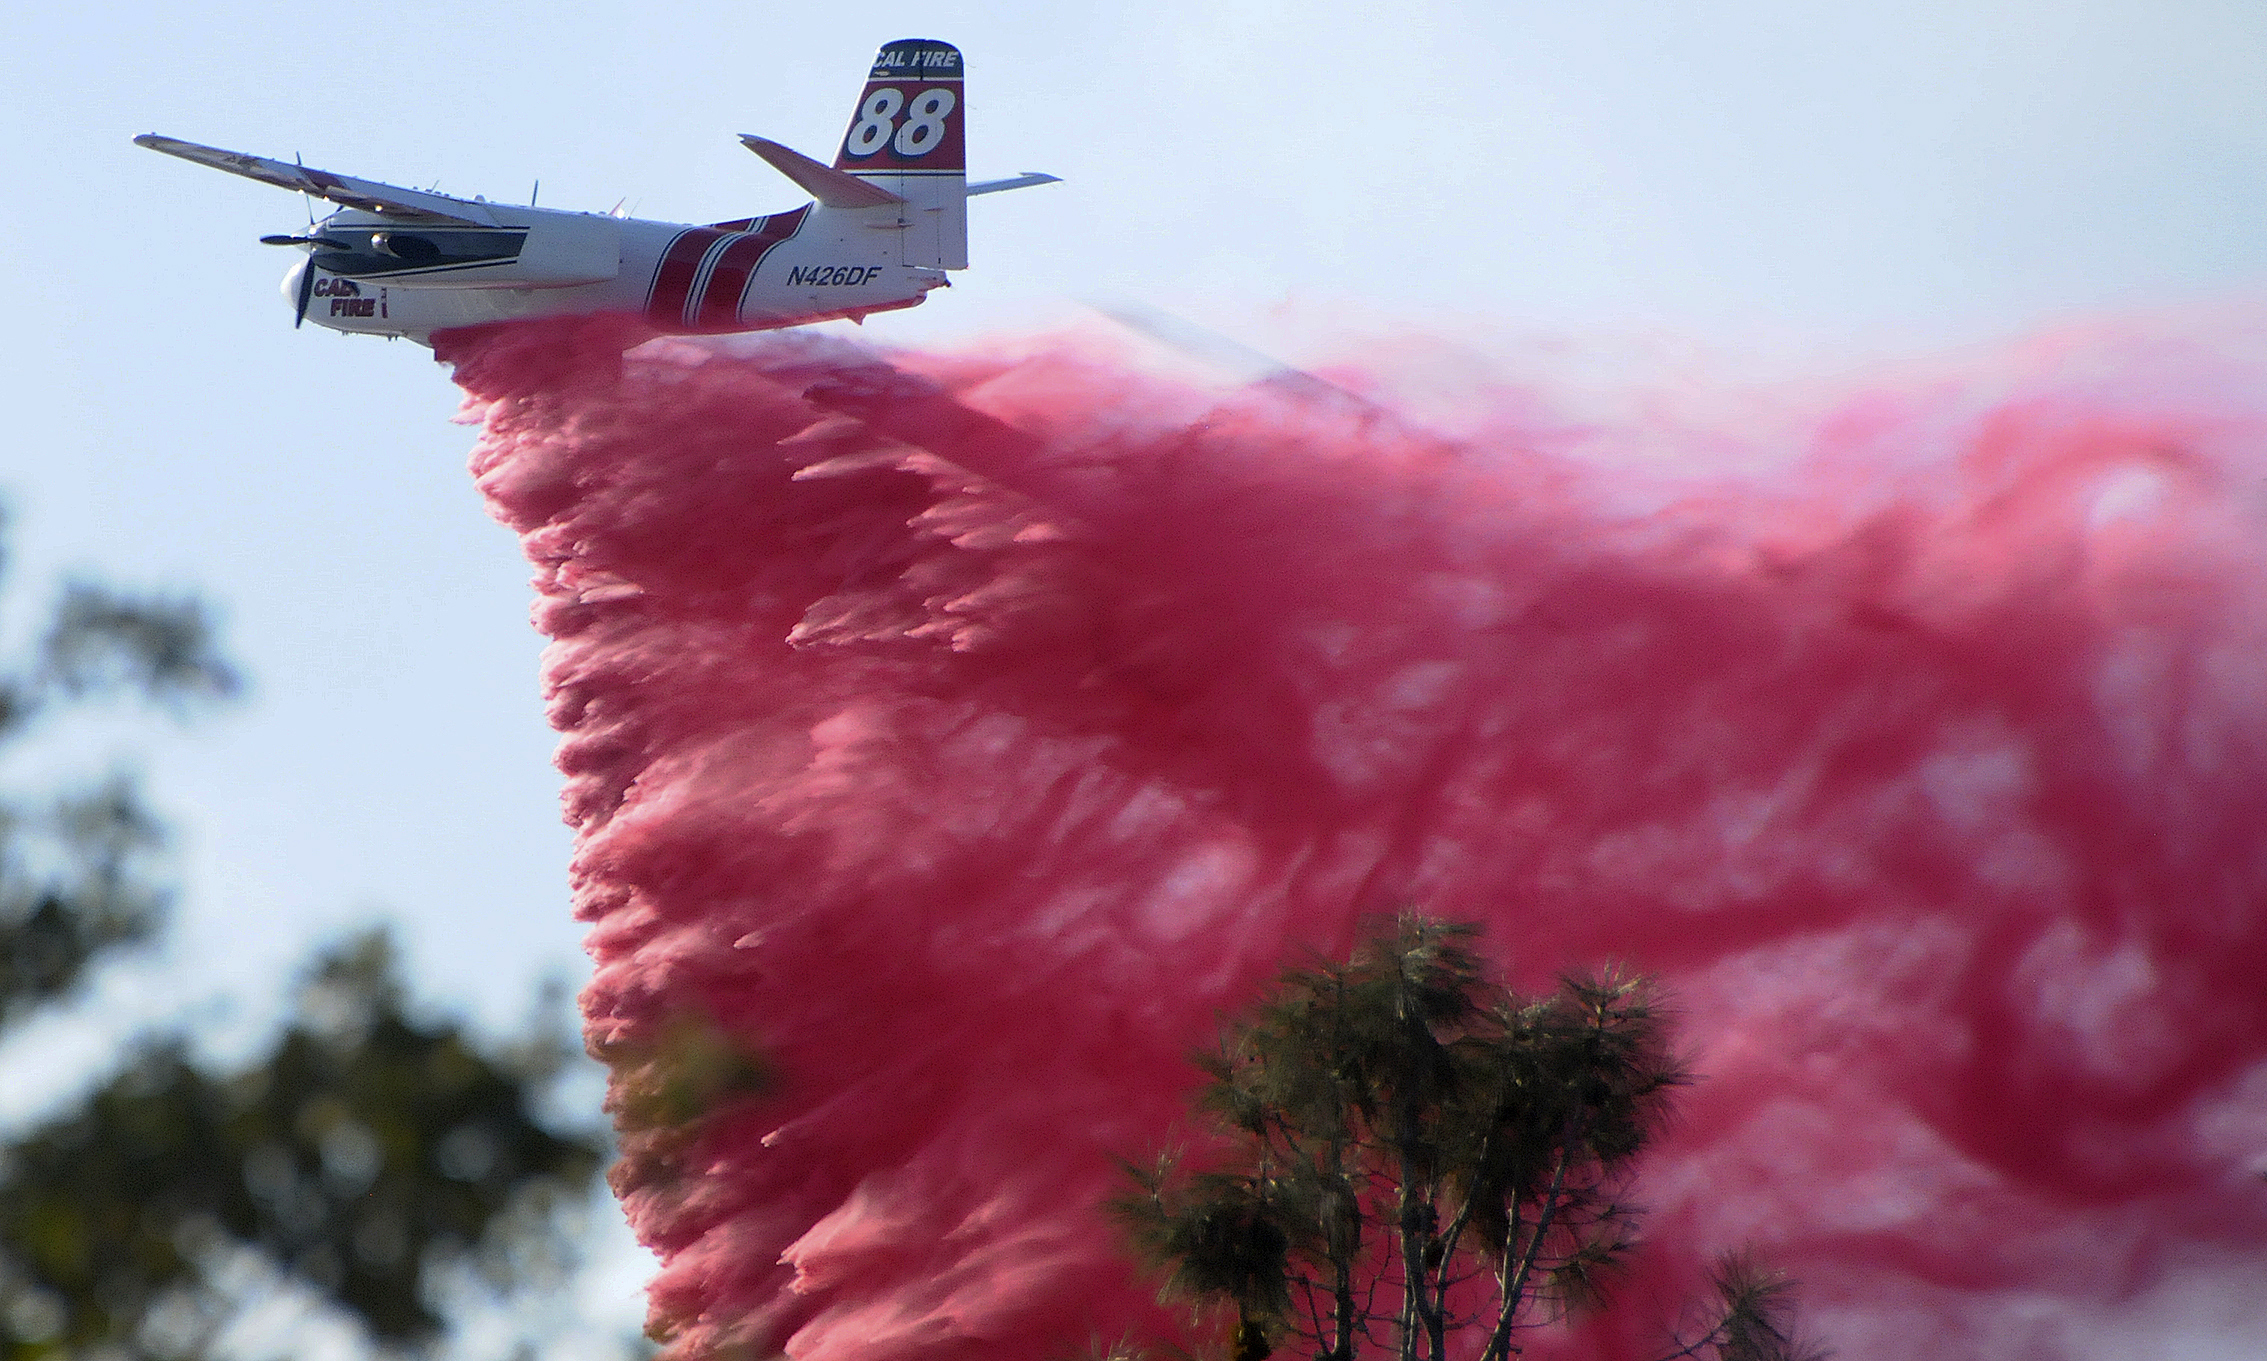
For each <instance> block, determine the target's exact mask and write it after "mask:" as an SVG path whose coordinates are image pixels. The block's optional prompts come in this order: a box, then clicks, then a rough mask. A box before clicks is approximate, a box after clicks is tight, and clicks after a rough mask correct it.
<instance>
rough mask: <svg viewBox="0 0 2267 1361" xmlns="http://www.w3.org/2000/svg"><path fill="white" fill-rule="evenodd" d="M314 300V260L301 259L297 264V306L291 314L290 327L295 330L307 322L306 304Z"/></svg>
mask: <svg viewBox="0 0 2267 1361" xmlns="http://www.w3.org/2000/svg"><path fill="white" fill-rule="evenodd" d="M314 300H315V262H314V261H313V260H312V259H309V260H303V261H301V262H300V264H299V307H298V310H297V311H295V312H293V313H292V314H291V329H292V330H294V331H296V330H298V329H299V328H300V327H301V326H304V325H306V324H307V304H308V303H310V302H313V301H314Z"/></svg>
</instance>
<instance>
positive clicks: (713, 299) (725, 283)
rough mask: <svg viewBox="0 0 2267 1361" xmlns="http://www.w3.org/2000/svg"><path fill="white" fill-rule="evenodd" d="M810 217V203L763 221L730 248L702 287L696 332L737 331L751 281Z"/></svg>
mask: <svg viewBox="0 0 2267 1361" xmlns="http://www.w3.org/2000/svg"><path fill="white" fill-rule="evenodd" d="M810 214H811V205H809V204H807V203H806V204H804V205H803V206H802V207H800V208H797V209H796V210H795V211H793V212H791V213H775V214H773V215H772V216H770V217H767V218H765V219H763V221H762V222H761V223H760V224H758V225H757V226H756V229H755V230H754V231H752V232H750V233H748V234H747V235H745V236H742V237H739V238H736V239H735V240H734V241H733V242H732V244H731V245H728V246H726V247H725V248H724V251H723V253H722V254H720V255H719V256H717V259H716V264H715V266H714V267H713V268H711V269H710V270H709V272H708V282H707V283H706V284H704V285H702V287H701V300H700V304H699V307H698V310H697V311H696V313H695V314H694V317H693V329H695V330H698V331H729V330H732V329H733V328H735V327H737V326H738V325H739V324H740V297H741V295H742V294H744V293H746V292H747V291H748V280H749V279H750V278H751V277H752V276H753V275H754V274H755V272H756V270H757V269H758V268H760V267H761V266H762V265H763V262H764V257H765V256H767V255H769V254H771V251H772V247H774V246H776V245H778V244H779V243H780V242H782V241H785V240H786V239H787V238H789V237H791V236H793V235H794V234H795V233H796V232H798V231H800V230H802V227H803V219H804V218H806V217H809V216H810Z"/></svg>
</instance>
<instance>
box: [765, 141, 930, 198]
mask: <svg viewBox="0 0 2267 1361" xmlns="http://www.w3.org/2000/svg"><path fill="white" fill-rule="evenodd" d="M740 144H741V145H742V146H745V147H746V148H748V150H750V151H753V152H754V153H756V154H757V155H758V156H761V157H763V158H764V160H765V161H767V162H769V163H770V165H771V168H772V169H774V170H777V171H778V172H779V173H780V174H782V175H785V176H786V177H787V178H789V179H791V180H793V181H795V183H796V184H798V185H800V186H802V188H803V190H804V192H806V193H808V194H809V195H810V196H811V197H812V198H815V199H817V200H818V201H819V202H820V203H822V204H825V205H826V206H827V207H829V208H881V207H886V206H888V205H889V204H892V203H903V202H905V200H904V199H902V198H900V197H898V196H897V195H896V194H893V193H891V192H890V191H889V190H887V189H883V188H880V187H878V186H876V185H871V184H868V183H866V182H865V181H864V180H862V179H859V178H858V177H857V176H855V175H846V174H844V173H843V172H841V171H839V170H836V169H834V168H833V167H832V166H829V165H826V164H824V163H823V162H820V161H814V160H812V159H811V158H810V157H808V156H806V155H804V154H803V153H802V152H800V151H797V150H795V149H794V148H792V147H785V146H781V145H780V144H779V143H777V142H774V141H772V140H771V139H770V138H768V137H757V136H754V135H752V134H749V133H745V132H743V133H741V134H740Z"/></svg>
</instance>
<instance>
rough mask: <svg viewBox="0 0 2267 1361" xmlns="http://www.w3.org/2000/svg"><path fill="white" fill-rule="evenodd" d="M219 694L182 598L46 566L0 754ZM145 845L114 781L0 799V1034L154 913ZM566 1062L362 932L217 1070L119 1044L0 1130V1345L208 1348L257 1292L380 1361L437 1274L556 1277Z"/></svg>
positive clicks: (568, 1194) (566, 1222)
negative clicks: (499, 1033)
mask: <svg viewBox="0 0 2267 1361" xmlns="http://www.w3.org/2000/svg"><path fill="white" fill-rule="evenodd" d="M0 566H4V562H0ZM240 688H241V684H240V681H239V679H238V676H237V673H236V671H235V669H234V668H233V667H232V666H231V665H230V664H229V662H228V661H227V660H226V659H225V657H223V655H222V654H221V651H220V649H219V648H218V646H217V645H216V643H215V640H214V637H213V629H212V627H211V623H210V620H209V618H208V616H207V613H206V611H205V610H204V608H203V607H202V606H201V605H200V604H198V603H197V602H196V601H195V600H193V599H188V598H160V597H136V596H130V595H122V594H119V593H116V592H113V591H110V590H107V589H105V588H102V587H99V586H92V585H86V584H74V585H71V586H69V587H67V588H66V589H65V590H64V592H63V593H62V595H61V597H60V599H59V601H58V602H57V603H56V605H55V606H54V608H53V609H52V611H51V615H50V618H49V622H48V624H47V627H46V628H45V629H44V630H43V631H42V632H41V633H40V635H39V636H38V638H37V640H36V642H34V643H33V644H32V646H31V647H30V648H28V649H27V655H24V656H21V657H18V658H15V659H13V660H12V661H11V662H9V663H7V664H0V750H5V749H7V748H10V747H13V746H14V745H16V744H18V743H21V742H24V741H25V740H27V739H29V738H30V737H32V736H33V735H34V734H35V733H37V732H38V731H39V730H40V729H41V728H42V727H44V726H46V725H48V724H51V723H54V722H57V721H60V720H61V719H62V718H63V717H64V716H65V715H66V714H68V713H69V712H71V711H73V710H85V709H87V708H89V707H93V706H99V705H103V704H106V703H113V702H117V701H122V700H132V701H140V702H144V703H147V704H150V705H154V706H157V707H159V708H162V709H166V710H170V711H172V712H173V713H174V714H175V715H176V716H179V717H190V716H193V715H194V714H196V713H197V712H198V711H199V710H201V709H203V708H206V707H209V706H211V705H212V704H215V703H217V702H220V701H225V700H227V699H229V698H231V697H233V696H234V695H235V694H236V693H237V692H238V691H239V689H240ZM163 840H164V838H163V835H162V831H161V828H160V826H159V824H158V822H157V821H156V819H155V818H154V817H152V816H151V814H150V813H149V812H148V810H147V809H146V808H145V807H144V805H143V803H142V801H141V799H140V797H139V795H138V793H137V791H136V789H135V786H134V783H133V782H132V781H131V780H130V779H128V778H126V777H124V776H112V777H110V778H108V779H106V780H103V781H101V782H99V783H98V784H96V785H95V786H94V787H92V788H91V789H89V790H83V791H80V792H75V793H69V794H65V795H62V796H59V797H53V798H48V799H44V800H42V799H34V798H29V797H8V796H6V795H4V794H0V1030H4V1029H5V1028H9V1027H13V1026H15V1025H17V1024H19V1023H20V1022H22V1021H24V1020H25V1019H26V1018H27V1017H29V1016H30V1015H32V1014H34V1013H35V1012H36V1011H38V1010H39V1009H41V1008H43V1007H46V1006H49V1005H52V1004H55V1003H58V1002H60V1001H62V1000H63V999H65V998H66V997H68V996H69V995H70V994H71V993H72V992H73V991H74V990H75V989H76V988H77V987H79V986H80V985H81V984H82V983H83V982H84V981H85V979H86V978H87V977H88V975H89V974H90V972H91V971H92V970H94V969H95V968H97V967H99V965H100V964H101V962H102V961H103V960H104V959H105V958H106V957H108V956H110V955H112V954H114V953H115V952H117V951H119V950H120V949H121V948H123V947H126V946H129V945H131V944H132V943H134V942H137V941H141V940H145V939H147V938H149V937H150V936H151V935H152V934H153V933H154V932H155V931H156V930H157V928H158V926H159V925H160V922H161V919H162V915H163V910H164V907H165V902H166V893H165V888H164V884H163V879H162V873H161V866H159V864H158V863H157V861H156V857H157V856H158V855H159V854H160V853H161V852H162V849H163ZM567 1057H568V1054H567V1050H566V1049H565V1047H564V1046H563V1045H562V1044H561V1043H560V1042H559V1041H558V1040H556V1039H552V1040H543V1039H534V1040H523V1041H517V1042H508V1043H503V1044H496V1043H491V1042H484V1041H483V1040H482V1039H481V1038H479V1037H477V1036H475V1035H473V1034H471V1033H470V1032H468V1031H467V1030H466V1029H465V1028H464V1027H463V1026H461V1025H459V1024H456V1023H454V1022H451V1021H447V1020H434V1019H430V1018H421V1017H420V1016H418V1015H416V1014H414V1013H413V1011H412V1009H411V1008H410V1007H409V1005H408V1003H407V999H406V997H405V991H404V987H403V983H402V980H401V977H400V970H399V967H398V962H397V960H396V958H395V955H394V953H393V950H392V948H391V946H390V944H389V942H388V940H387V938H386V937H385V935H384V934H383V933H372V934H369V935H365V936H363V937H360V938H358V939H355V940H352V941H349V942H346V943H345V944H343V945H341V946H339V947H337V948H335V949H333V950H331V951H329V952H327V953H325V954H324V955H322V956H321V957H320V958H319V959H318V960H317V961H316V962H315V963H314V964H313V966H312V967H311V968H310V969H309V970H308V972H307V974H306V977H305V979H304V982H303V986H302V988H301V990H300V992H299V994H298V996H297V999H296V1004H295V1006H294V1008H293V1010H292V1013H291V1017H290V1019H289V1021H288V1023H287V1024H286V1026H285V1027H284V1029H283V1031H282V1033H281V1034H280V1035H279V1036H277V1037H276V1038H275V1039H274V1041H273V1043H272V1044H271V1045H270V1046H269V1047H268V1049H267V1050H266V1051H265V1052H264V1053H261V1054H259V1055H258V1056H257V1057H256V1058H255V1059H254V1060H252V1061H251V1062H249V1063H247V1064H244V1065H243V1066H241V1067H236V1068H228V1069H222V1068H220V1067H218V1066H216V1065H213V1064H211V1063H210V1062H208V1061H206V1060H203V1059H201V1058H200V1057H199V1056H198V1055H197V1054H196V1053H195V1052H194V1051H193V1050H192V1049H191V1047H190V1046H189V1045H188V1044H187V1043H186V1041H185V1040H184V1038H183V1037H181V1036H179V1035H158V1036H153V1037H150V1038H147V1039H145V1040H144V1041H142V1042H141V1043H139V1044H138V1045H136V1046H134V1047H133V1048H132V1049H131V1051H130V1052H128V1053H127V1054H125V1055H124V1056H123V1057H122V1060H121V1062H120V1063H119V1064H118V1065H117V1067H116V1068H115V1070H114V1071H112V1072H110V1073H109V1074H108V1075H107V1076H103V1077H101V1078H100V1079H99V1080H98V1082H97V1085H96V1086H95V1088H94V1089H93V1090H92V1091H90V1092H88V1093H86V1094H84V1095H83V1096H82V1097H80V1098H79V1099H78V1100H76V1101H75V1102H73V1103H71V1104H70V1105H69V1106H68V1107H67V1108H66V1109H64V1110H61V1111H59V1112H57V1113H55V1114H53V1115H52V1116H50V1117H49V1118H48V1119H47V1120H46V1121H45V1122H44V1123H41V1124H40V1125H38V1126H37V1127H36V1128H32V1129H29V1130H25V1131H20V1132H18V1133H17V1134H16V1135H15V1136H14V1137H13V1138H10V1139H8V1140H6V1141H5V1143H4V1146H0V1361H34V1359H35V1358H61V1357H108V1358H120V1359H124V1358H144V1357H146V1358H152V1359H153V1361H155V1359H156V1358H191V1357H206V1356H211V1355H216V1354H219V1353H222V1352H225V1351H226V1349H227V1348H226V1343H225V1334H226V1331H227V1329H228V1328H229V1326H230V1324H231V1323H232V1322H234V1321H236V1320H238V1319H239V1318H240V1317H241V1316H242V1315H243V1314H244V1312H245V1311H246V1310H248V1309H251V1308H254V1307H257V1306H258V1304H259V1303H260V1302H261V1301H262V1300H263V1299H266V1298H272V1297H274V1296H276V1295H277V1294H278V1293H279V1292H280V1293H283V1294H296V1295H298V1296H299V1297H301V1298H311V1299H314V1300H318V1301H321V1302H322V1303H323V1304H324V1305H327V1306H329V1307H330V1308H331V1309H333V1310H335V1311H336V1313H337V1314H339V1315H342V1316H343V1317H345V1318H347V1319H350V1320H352V1321H353V1322H354V1323H355V1324H357V1325H358V1327H359V1332H360V1334H361V1335H362V1336H363V1337H364V1339H365V1340H366V1343H367V1349H368V1350H372V1351H379V1352H384V1353H386V1354H390V1355H404V1354H411V1353H415V1352H418V1351H422V1350H428V1349H430V1348H432V1347H433V1346H434V1345H435V1344H436V1343H437V1342H438V1341H439V1340H441V1339H442V1338H443V1337H444V1336H445V1333H446V1325H447V1321H448V1320H447V1319H446V1318H445V1317H444V1314H445V1309H444V1306H443V1303H442V1301H443V1298H444V1296H446V1295H447V1293H448V1292H447V1291H446V1290H445V1289H444V1288H443V1286H444V1285H445V1284H446V1283H447V1282H449V1281H456V1280H462V1279H467V1278H469V1279H471V1280H474V1281H478V1282H481V1283H483V1284H485V1285H487V1286H489V1287H491V1288H493V1289H495V1290H497V1291H508V1290H513V1289H525V1288H529V1287H541V1286H545V1285H551V1286H557V1285H559V1284H561V1283H563V1281H564V1278H565V1272H566V1271H567V1269H568V1268H569V1266H570V1265H571V1263H572V1260H573V1253H572V1244H571V1234H572V1232H573V1230H574V1225H575V1218H574V1214H573V1212H574V1211H575V1210H577V1209H578V1208H580V1207H581V1206H582V1205H584V1204H585V1202H586V1201H587V1198H588V1196H589V1194H590V1191H591V1188H592V1186H593V1180H594V1177H595V1174H596V1172H597V1170H598V1168H599V1166H600V1163H601V1162H602V1160H603V1157H604V1152H605V1146H604V1143H603V1140H602V1138H601V1137H600V1136H599V1135H598V1134H597V1133H596V1132H589V1133H563V1132H559V1131H555V1130H552V1129H550V1128H547V1127H546V1126H545V1125H544V1124H543V1123H542V1122H540V1121H539V1120H538V1119H537V1117H536V1105H537V1103H538V1101H539V1099H540V1098H541V1096H542V1095H543V1093H544V1092H545V1090H546V1089H547V1088H548V1086H549V1084H550V1083H551V1081H552V1079H553V1078H554V1077H555V1076H557V1074H558V1072H559V1070H560V1068H561V1066H562V1064H563V1063H564V1062H565V1061H566V1059H567Z"/></svg>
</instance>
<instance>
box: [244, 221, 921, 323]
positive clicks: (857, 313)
mask: <svg viewBox="0 0 2267 1361" xmlns="http://www.w3.org/2000/svg"><path fill="white" fill-rule="evenodd" d="M482 206H483V207H485V208H486V209H487V212H488V215H489V216H490V217H491V218H492V219H493V220H494V221H495V223H496V225H495V226H493V227H476V226H464V225H459V224H455V223H450V224H445V225H435V226H420V225H405V224H404V223H403V222H402V221H400V220H399V219H397V218H389V217H385V216H380V215H378V214H375V213H368V212H363V211H361V210H359V209H353V208H348V209H344V210H342V211H340V212H336V213H333V214H331V215H330V216H329V217H326V218H324V219H323V220H322V221H321V222H319V223H317V224H316V225H315V227H314V228H313V229H311V230H310V232H309V233H308V234H309V235H310V236H312V237H319V238H324V239H326V240H329V241H333V242H336V243H338V244H340V245H343V246H348V247H351V249H346V250H340V249H325V248H322V247H316V248H314V249H312V250H311V251H310V252H309V253H308V254H307V255H306V256H305V257H304V258H302V259H301V260H300V261H298V262H297V263H295V264H294V265H293V266H292V268H291V270H290V271H289V272H288V273H287V274H286V275H285V277H284V282H283V294H284V298H285V300H286V301H287V302H289V303H290V304H291V305H292V306H293V307H295V308H296V307H297V305H298V301H299V297H300V289H301V288H302V287H303V285H304V283H305V281H304V279H303V275H304V274H305V273H306V272H307V271H309V270H312V271H313V272H314V283H313V287H312V290H311V294H310V296H309V299H308V307H307V320H309V321H311V322H314V323H315V324H316V325H319V326H327V327H329V328H330V329H332V330H334V331H344V332H348V333H350V334H355V335H383V336H410V337H414V338H417V339H423V338H425V337H426V336H429V335H431V334H432V333H433V332H435V331H443V330H448V329H451V328H453V327H459V326H480V325H485V324H488V323H491V322H501V321H518V320H525V319H529V318H535V317H546V316H570V315H579V314H587V313H600V312H604V313H626V314H634V315H638V316H642V317H643V318H644V319H645V320H646V321H647V322H649V323H650V324H651V325H653V327H654V328H655V329H656V330H660V331H667V332H676V333H724V332H731V331H746V330H758V329H764V328H768V327H774V326H792V325H797V324H800V323H803V322H809V321H820V320H825V319H828V318H832V317H856V318H862V317H864V316H866V315H867V314H869V313H873V312H885V311H890V310H893V309H896V308H903V307H912V306H914V305H916V304H918V303H920V302H921V301H922V300H923V299H924V298H925V297H926V296H927V295H928V293H929V290H931V289H933V288H938V287H941V286H943V285H944V284H945V283H946V282H947V280H946V276H945V273H944V271H943V270H941V269H936V268H929V267H924V266H920V265H908V264H905V263H903V261H902V260H901V259H900V255H901V253H902V250H903V245H902V243H903V242H904V240H905V238H906V237H907V234H908V226H909V225H910V224H905V223H903V221H902V218H901V216H900V209H898V208H897V207H894V206H888V207H880V208H860V209H840V208H829V207H826V206H824V205H821V204H807V205H805V206H803V207H801V208H797V209H793V210H791V211H789V212H784V213H775V214H772V215H771V216H769V217H759V218H751V219H746V220H743V221H739V222H728V223H719V224H716V225H714V226H701V227H696V226H687V225H685V224H683V223H673V222H648V221H644V220H642V219H638V218H616V217H608V216H604V215H601V214H594V213H573V212H561V211H557V210H554V209H548V208H535V207H518V206H514V205H510V204H502V203H487V204H483V205H482ZM373 243H375V244H373Z"/></svg>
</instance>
